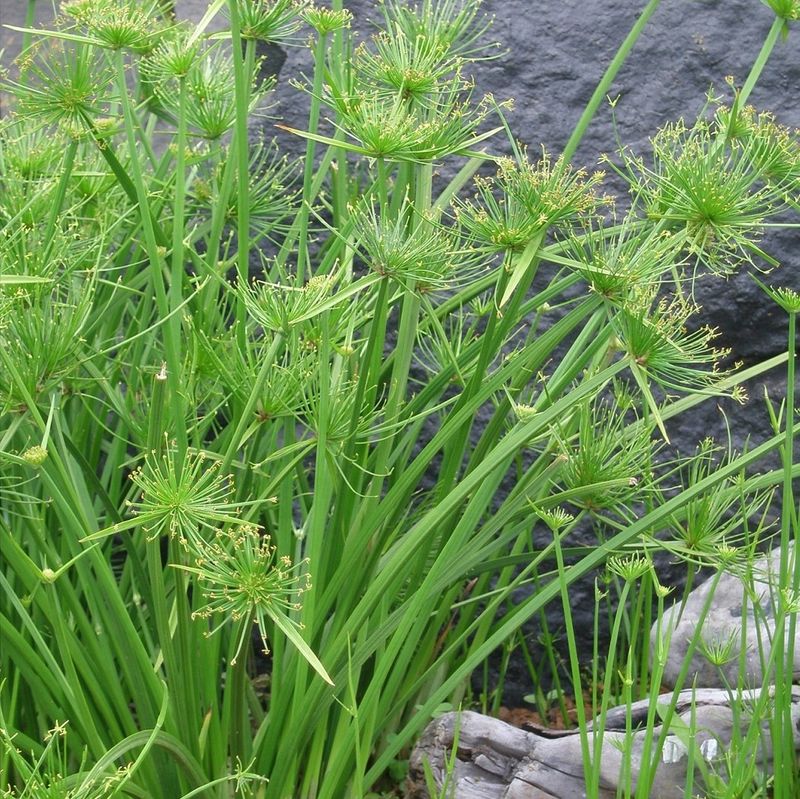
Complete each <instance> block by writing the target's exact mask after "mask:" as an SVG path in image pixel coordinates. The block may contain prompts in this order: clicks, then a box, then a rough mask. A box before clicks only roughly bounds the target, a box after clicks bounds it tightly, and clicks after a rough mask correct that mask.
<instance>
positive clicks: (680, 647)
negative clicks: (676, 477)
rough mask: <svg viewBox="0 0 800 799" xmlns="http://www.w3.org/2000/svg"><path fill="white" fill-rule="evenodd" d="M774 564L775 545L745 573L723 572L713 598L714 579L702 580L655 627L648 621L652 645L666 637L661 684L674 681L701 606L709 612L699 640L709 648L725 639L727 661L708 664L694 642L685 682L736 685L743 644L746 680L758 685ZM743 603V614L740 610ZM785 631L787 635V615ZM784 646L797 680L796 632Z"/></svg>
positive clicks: (771, 615)
mask: <svg viewBox="0 0 800 799" xmlns="http://www.w3.org/2000/svg"><path fill="white" fill-rule="evenodd" d="M790 555H791V553H790ZM779 568H780V548H778V549H774V550H773V551H772V552H770V553H769V554H768V555H765V556H764V557H762V558H759V559H758V560H757V561H756V562H755V563H754V564H753V569H752V573H750V574H743V575H739V574H732V573H728V572H726V573H725V574H723V575H722V576H721V577H720V579H719V582H718V583H717V586H716V590H715V591H714V592H713V596H710V594H711V589H712V587H713V582H714V581H713V580H707V581H706V582H704V583H703V584H702V585H700V586H698V587H697V588H695V589H694V590H693V591H691V592H690V594H689V596H688V598H687V601H686V605H685V607H683V609H681V607H680V604H676V605H674V606H673V607H671V608H670V609H669V610H668V611H667V612H666V613H665V614H664V618H663V620H662V624H661V630H660V631H659V630H658V626H657V624H656V625H653V628H652V630H651V631H650V641H651V644H652V646H654V647H655V645H656V643H657V640H658V639H659V638H661V639H662V640H663V639H665V638H666V637H667V636H668V635H671V638H670V641H669V648H668V657H667V662H666V667H665V670H664V676H663V682H664V683H665V684H666V685H670V686H674V685H676V683H677V680H678V677H679V674H680V671H681V668H682V666H683V663H684V660H685V659H686V656H687V653H688V651H689V646H690V643H691V640H692V637H693V636H694V635H695V631H696V630H697V628H698V625H699V623H700V618H701V615H702V613H703V609H704V608H705V607H706V606H708V612H707V614H706V616H705V619H704V621H703V625H702V630H701V632H700V636H701V640H702V642H704V643H705V646H706V648H711V649H712V651H713V650H714V649H719V648H721V647H723V648H724V647H725V645H726V642H728V641H730V642H731V650H730V653H729V658H730V659H729V660H728V662H727V663H725V664H724V665H722V666H716V665H714V664H712V663H711V662H710V661H709V659H708V657H706V655H705V654H704V653H703V651H702V650H703V646H702V645H701V643H700V641H698V645H697V646H696V648H695V652H694V656H693V657H692V660H691V665H690V668H689V672H688V675H687V677H686V681H685V683H684V684H685V685H689V684H695V685H698V686H701V687H703V688H723V687H725V686H726V684H727V685H728V686H735V685H736V684H737V675H738V671H739V657H740V653H741V651H742V649H743V648H744V678H745V683H746V684H747V685H748V686H751V687H755V686H757V685H761V684H762V681H763V677H764V671H763V664H764V663H765V662H766V660H767V659H768V658H769V654H770V650H771V646H770V642H771V641H772V639H773V636H774V633H775V608H776V605H777V598H778V590H779V580H778V574H779ZM743 607H745V608H746V612H743ZM785 629H786V635H787V636H788V634H789V622H788V619H787V622H786V627H785ZM786 648H790V649H791V648H793V650H794V664H795V665H794V677H795V679H797V678H800V636H795V640H794V641H792V642H787V644H786Z"/></svg>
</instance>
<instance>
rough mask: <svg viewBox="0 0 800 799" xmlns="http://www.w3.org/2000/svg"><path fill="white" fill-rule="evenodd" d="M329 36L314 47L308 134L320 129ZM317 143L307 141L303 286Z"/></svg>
mask: <svg viewBox="0 0 800 799" xmlns="http://www.w3.org/2000/svg"><path fill="white" fill-rule="evenodd" d="M326 48H327V36H326V35H324V34H321V35H320V36H319V38H318V39H317V42H316V44H315V46H314V83H313V86H312V88H311V108H310V110H309V113H308V132H309V133H312V134H315V133H316V132H317V129H318V127H319V116H320V98H321V96H322V80H323V77H324V75H325V51H326ZM315 151H316V142H314V140H313V139H311V138H308V139H306V156H305V164H304V166H303V205H302V206H301V208H300V212H299V218H300V219H299V233H298V242H297V246H298V249H297V285H298V286H302V285H303V283H304V282H305V280H306V271H307V270H308V271H309V272H310V269H309V259H308V216H309V213H310V205H311V199H312V197H311V191H312V182H313V177H314V153H315Z"/></svg>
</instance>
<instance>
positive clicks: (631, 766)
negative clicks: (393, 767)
mask: <svg viewBox="0 0 800 799" xmlns="http://www.w3.org/2000/svg"><path fill="white" fill-rule="evenodd" d="M759 698H760V697H759V695H758V693H756V692H746V693H745V695H744V696H743V697H742V703H743V704H746V705H747V706H748V707H752V706H753V703H757V702H758V701H759ZM657 701H658V705H659V707H662V708H663V707H668V706H673V705H674V711H675V712H674V716H673V720H677V719H680V721H681V722H682V723H683V725H684V729H686V730H689V731H691V734H690V735H688V736H683V735H681V736H679V735H676V734H674V733H673V732H672V731H671V730H670V729H665V728H664V726H663V725H661V724H656V725H655V727H654V729H653V730H652V739H649V736H648V733H647V731H646V729H644V728H642V727H640V726H639V723H640V722H643V721H645V719H646V718H647V713H648V709H649V708H648V701H647V700H644V701H642V702H635V703H634V704H633V705H632V706H631V707H629V708H626V707H624V706H621V707H617V708H613V709H611V710H610V711H609V712H608V715H607V716H606V723H605V728H604V730H605V731H604V734H603V740H602V747H601V749H600V762H599V772H600V775H599V781H598V783H597V785H596V790H594V791H593V792H592V793H591V796H592V797H593V799H615V797H617V796H620V795H628V794H626V793H625V788H626V785H627V782H628V779H630V783H631V788H632V789H633V790H635V789H636V786H637V783H638V780H639V778H640V774H641V771H642V766H643V764H644V763H647V762H649V763H654V764H655V769H654V770H655V774H654V775H653V776H652V782H651V783H650V785H649V790H648V794H647V795H648V796H649V797H650V799H683V797H684V796H685V790H686V789H685V786H686V784H687V776H688V773H689V772H690V771H691V772H692V775H693V787H694V789H695V790H693V791H692V795H695V791H696V789H697V788H699V787H701V786H702V785H703V771H712V772H713V771H714V770H715V769H716V770H719V771H721V773H722V774H724V773H725V757H726V756H729V757H732V758H733V760H734V762H735V760H736V759H737V757H746V758H747V760H748V762H754V765H755V764H757V765H758V766H759V768H760V769H762V770H763V772H764V773H766V774H769V773H771V771H772V751H771V749H772V747H771V742H770V737H769V735H768V734H766V732H767V726H768V724H767V721H766V720H765V717H764V716H761V715H759V717H758V719H759V720H758V721H755V720H754V721H753V723H758V724H759V725H760V726H761V728H762V729H763V730H764V733H765V734H763V735H761V736H760V740H759V747H758V749H759V751H758V752H753V751H740V752H736V751H731V742H732V741H733V740H735V738H736V737H737V736H739V740H740V741H741V737H742V736H744V735H745V734H746V733H747V729H748V727H749V725H750V723H751V719H750V718H749V717H748V713H747V712H742V709H741V708H737V709H736V712H735V713H734V712H733V711H734V709H733V708H732V707H731V702H730V694H729V693H728V692H727V691H721V690H710V689H698V690H696V691H682V692H680V693H679V694H678V696H677V698H673V697H672V695H669V694H667V695H663V696H660V697H658V700H657ZM762 708H763V705H762ZM791 715H792V720H793V724H792V726H793V728H794V729H793V734H794V745H795V751H800V730H798V723H800V688H795V689H794V691H793V693H792V705H791ZM628 718H630V719H631V721H632V729H631V731H630V732H628V733H626V732H625V729H626V719H628ZM737 727H738V730H737V729H736V728H737ZM673 729H674V728H673ZM734 732H736V733H737V736H735V735H734ZM594 734H595V733H594V731H591V732H590V736H591V735H594ZM628 736H630V738H629V737H628ZM648 739H649V740H648ZM589 745H590V747H591V746H593V744H592V740H591V738H590V743H589ZM688 747H691V748H692V750H693V751H692V752H691V753H690V751H689V748H688ZM454 750H455V752H454ZM453 753H454V754H453ZM703 761H705V762H703ZM699 763H703V766H702V768H701V767H700V766H698V764H699ZM426 765H427V769H426ZM426 770H427V771H428V773H429V774H430V775H431V776H432V777H433V781H434V784H435V786H436V789H437V792H436V793H433V794H431V792H429V790H428V784H427V780H426V776H425V774H426ZM626 771H627V773H626ZM444 786H446V788H447V790H446V792H444V795H446V796H454V797H458V799H586V796H587V785H586V779H585V777H584V767H583V757H582V754H581V741H580V735H579V734H578V732H577V731H575V730H569V731H563V730H561V731H555V730H544V729H537V730H535V731H525V730H521V729H518V728H517V727H512V726H511V725H510V724H506V723H505V722H502V721H500V720H499V719H495V718H491V717H490V716H482V715H480V714H479V713H470V712H465V713H447V714H445V715H443V716H441V717H440V718H438V719H435V720H434V721H432V722H431V723H430V724H429V725H428V727H427V728H426V729H425V732H424V733H423V734H422V737H421V738H420V740H419V742H418V743H417V745H416V747H415V748H414V751H413V752H412V754H411V760H410V762H409V778H408V786H407V787H408V795H409V796H410V797H412V799H430V798H431V797H432V796H439V795H442V793H440V792H441V791H442V789H443V787H444Z"/></svg>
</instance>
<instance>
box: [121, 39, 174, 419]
mask: <svg viewBox="0 0 800 799" xmlns="http://www.w3.org/2000/svg"><path fill="white" fill-rule="evenodd" d="M115 55H116V57H115V59H114V64H115V67H116V78H117V89H118V91H119V95H120V98H121V104H122V111H123V117H124V120H125V131H126V134H127V137H128V149H129V151H130V160H129V166H130V171H131V175H132V182H133V186H134V188H135V191H136V199H137V202H138V205H139V210H140V212H141V213H140V218H141V221H142V231H143V233H144V240H145V249H146V251H147V257H148V259H149V261H150V276H151V286H152V288H153V291H154V292H155V295H156V306H157V308H158V313H159V314H160V315H161V318H162V319H166V317H167V316H168V314H169V299H168V297H167V292H166V290H165V288H164V274H163V256H162V254H161V252H160V250H159V246H158V243H157V241H156V234H155V228H154V226H153V216H152V214H151V212H150V204H149V200H148V194H147V189H146V188H145V185H144V178H143V176H142V169H141V164H140V163H139V159H138V158H137V156H136V128H135V120H134V114H133V109H132V108H131V103H130V97H129V95H128V85H127V81H126V77H125V62H124V56H123V54H122V52H119V53H116V54H115ZM164 349H165V353H166V361H167V381H168V385H169V389H170V396H171V397H176V396H177V395H178V393H179V391H180V389H181V368H180V367H181V357H180V343H179V337H176V336H175V331H174V329H173V328H172V327H170V326H167V327H166V328H165V331H164ZM172 410H173V413H174V412H175V411H176V410H177V408H176V407H175V406H173V408H172ZM173 421H174V422H175V425H176V426H178V425H180V424H181V423H182V421H183V420H182V419H178V418H173Z"/></svg>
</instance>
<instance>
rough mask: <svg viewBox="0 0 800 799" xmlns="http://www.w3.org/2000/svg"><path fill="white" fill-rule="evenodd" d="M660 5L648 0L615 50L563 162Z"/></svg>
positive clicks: (657, 1)
mask: <svg viewBox="0 0 800 799" xmlns="http://www.w3.org/2000/svg"><path fill="white" fill-rule="evenodd" d="M660 3H661V0H650V2H648V4H647V5H646V6H645V8H644V11H642V13H641V14H640V15H639V19H637V20H636V24H635V25H634V26H633V27H632V28H631V31H630V33H629V34H628V35H627V36H626V37H625V41H624V42H623V43H622V44H621V45H620V48H619V50H617V52H616V54H615V55H614V58H613V59H612V60H611V63H610V64H609V65H608V68H607V69H606V71H605V73H604V74H603V77H602V78H601V79H600V83H598V84H597V88H596V89H595V90H594V93H593V94H592V96H591V98H590V99H589V103H588V104H587V106H586V108H585V109H584V111H583V113H582V114H581V118H580V119H579V120H578V124H577V125H576V126H575V129H574V130H573V131H572V135H571V136H570V137H569V140H568V141H567V143H566V145H565V146H564V152H563V154H562V157H563V159H564V161H565V162H568V161H571V160H572V157H573V156H574V155H575V150H577V149H578V145H579V144H580V143H581V140H582V139H583V136H584V134H585V133H586V129H587V128H588V127H589V124H590V123H591V121H592V119H593V118H594V115H595V113H596V112H597V109H598V108H599V106H600V103H601V102H602V101H603V98H604V97H605V96H606V95H607V94H608V90H609V89H610V88H611V84H612V83H613V82H614V78H616V76H617V72H619V70H620V68H621V67H622V65H623V64H624V63H625V59H626V58H627V57H628V53H630V51H631V50H632V49H633V46H634V45H635V44H636V41H637V39H638V38H639V36H640V35H641V33H642V31H643V30H644V28H645V25H647V22H648V21H649V19H650V17H652V16H653V14H654V13H655V10H656V9H657V8H658V6H659V5H660Z"/></svg>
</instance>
